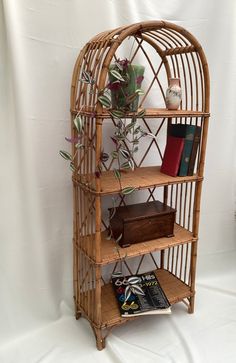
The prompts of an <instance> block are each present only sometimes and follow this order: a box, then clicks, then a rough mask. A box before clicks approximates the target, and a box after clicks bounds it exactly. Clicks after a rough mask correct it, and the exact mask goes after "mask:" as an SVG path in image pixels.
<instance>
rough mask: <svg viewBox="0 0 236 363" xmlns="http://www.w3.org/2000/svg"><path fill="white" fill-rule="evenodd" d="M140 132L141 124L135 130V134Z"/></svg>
mask: <svg viewBox="0 0 236 363" xmlns="http://www.w3.org/2000/svg"><path fill="white" fill-rule="evenodd" d="M139 132H140V126H138V127H136V129H135V130H134V135H137V134H138V133H139Z"/></svg>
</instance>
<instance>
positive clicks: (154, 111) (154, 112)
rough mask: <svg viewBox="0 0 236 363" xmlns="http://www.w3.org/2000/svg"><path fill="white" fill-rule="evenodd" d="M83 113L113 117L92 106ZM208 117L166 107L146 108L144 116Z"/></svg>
mask: <svg viewBox="0 0 236 363" xmlns="http://www.w3.org/2000/svg"><path fill="white" fill-rule="evenodd" d="M139 111H141V109H139ZM71 113H72V114H73V115H76V114H77V113H78V110H71ZM80 114H81V115H84V116H90V117H97V118H102V119H108V118H111V116H110V114H109V113H108V111H107V110H104V112H103V113H101V114H99V113H96V112H95V111H94V110H93V109H92V108H86V109H83V110H81V111H80ZM133 114H134V113H132V112H131V113H128V114H127V115H126V117H132V115H133ZM201 116H204V117H208V116H210V114H209V112H202V111H192V110H168V109H166V108H146V109H145V116H144V118H155V117H156V118H163V117H165V118H168V117H201Z"/></svg>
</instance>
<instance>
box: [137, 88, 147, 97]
mask: <svg viewBox="0 0 236 363" xmlns="http://www.w3.org/2000/svg"><path fill="white" fill-rule="evenodd" d="M135 93H137V94H138V95H139V96H141V95H144V93H145V92H144V91H143V90H142V89H141V88H137V89H136V91H135Z"/></svg>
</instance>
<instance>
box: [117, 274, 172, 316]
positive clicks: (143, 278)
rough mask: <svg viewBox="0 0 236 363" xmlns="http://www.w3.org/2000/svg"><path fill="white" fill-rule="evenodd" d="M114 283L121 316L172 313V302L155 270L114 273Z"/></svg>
mask: <svg viewBox="0 0 236 363" xmlns="http://www.w3.org/2000/svg"><path fill="white" fill-rule="evenodd" d="M112 285H113V288H114V291H115V294H116V298H117V301H118V304H119V307H120V312H121V316H125V317H129V316H133V315H151V314H169V313H171V310H170V303H169V301H168V299H167V297H166V295H165V293H164V291H163V290H162V288H161V286H160V284H159V281H158V279H157V277H156V275H155V273H154V271H151V272H148V273H144V274H140V275H135V276H117V275H116V274H114V275H113V277H112Z"/></svg>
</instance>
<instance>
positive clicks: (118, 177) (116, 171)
mask: <svg viewBox="0 0 236 363" xmlns="http://www.w3.org/2000/svg"><path fill="white" fill-rule="evenodd" d="M113 172H114V175H115V177H116V179H118V180H120V178H121V175H120V172H119V170H117V169H114V170H113Z"/></svg>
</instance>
